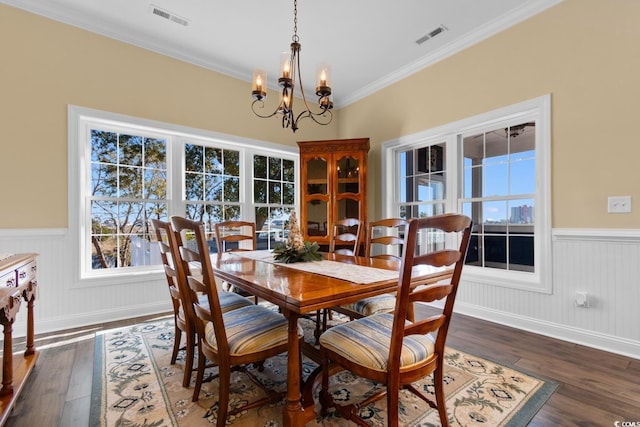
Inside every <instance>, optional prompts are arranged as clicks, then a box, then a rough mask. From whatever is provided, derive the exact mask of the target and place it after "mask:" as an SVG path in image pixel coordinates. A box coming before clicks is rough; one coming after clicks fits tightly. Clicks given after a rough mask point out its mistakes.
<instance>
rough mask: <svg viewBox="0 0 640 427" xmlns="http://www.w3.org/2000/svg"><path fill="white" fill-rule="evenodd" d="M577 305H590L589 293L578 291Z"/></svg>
mask: <svg viewBox="0 0 640 427" xmlns="http://www.w3.org/2000/svg"><path fill="white" fill-rule="evenodd" d="M576 307H582V308H588V307H589V294H588V293H586V292H582V291H577V292H576Z"/></svg>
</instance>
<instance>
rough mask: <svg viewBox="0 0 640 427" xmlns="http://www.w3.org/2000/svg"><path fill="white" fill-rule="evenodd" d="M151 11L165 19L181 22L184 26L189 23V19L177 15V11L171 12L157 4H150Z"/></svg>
mask: <svg viewBox="0 0 640 427" xmlns="http://www.w3.org/2000/svg"><path fill="white" fill-rule="evenodd" d="M149 11H150V12H151V13H152V14H153V15H156V16H159V17H161V18H164V19H168V20H169V21H172V22H175V23H176V24H180V25H182V26H184V27H186V26H187V25H189V20H188V19H185V18H182V17H180V16H178V15H176V14H175V13H171V12H169V11H167V10H164V9H162V8H159V7H158V6H156V5H153V4H151V5H149Z"/></svg>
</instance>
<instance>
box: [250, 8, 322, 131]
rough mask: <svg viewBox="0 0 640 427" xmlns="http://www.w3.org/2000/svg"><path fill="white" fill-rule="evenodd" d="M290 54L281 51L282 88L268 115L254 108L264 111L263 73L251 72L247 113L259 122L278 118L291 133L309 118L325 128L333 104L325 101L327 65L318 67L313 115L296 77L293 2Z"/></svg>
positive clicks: (295, 12)
mask: <svg viewBox="0 0 640 427" xmlns="http://www.w3.org/2000/svg"><path fill="white" fill-rule="evenodd" d="M291 39H292V43H291V53H290V54H289V53H288V52H285V53H283V54H282V56H281V60H280V66H281V69H280V76H279V77H278V86H279V87H280V88H282V95H281V97H280V104H279V105H278V106H277V107H276V109H275V110H274V111H273V113H271V114H266V115H263V114H260V113H259V112H258V111H256V108H260V109H263V108H264V100H265V99H266V98H267V72H266V71H265V70H259V69H258V70H254V72H253V83H252V87H251V95H252V96H253V102H252V103H251V110H253V113H254V114H255V115H256V116H258V117H261V118H263V119H267V118H270V117H273V116H275V115H277V114H280V115H282V127H283V128H289V127H290V128H291V130H292V131H293V132H295V131H296V130H298V122H299V121H300V119H304V118H306V117H309V118H310V119H311V120H313V121H314V122H316V123H318V124H320V125H328V124H329V123H331V119H332V118H333V116H332V114H331V109H332V108H333V102H332V101H331V99H330V98H329V97H330V96H331V86H330V68H329V66H328V65H327V64H320V65H319V66H318V75H317V84H316V95H317V96H318V107H319V111H317V112H313V111H311V108H309V105H308V104H307V98H306V96H305V94H304V88H303V86H302V78H301V77H300V47H301V45H300V38H299V37H298V1H297V0H294V2H293V36H292V37H291ZM296 78H297V80H298V83H297V84H298V85H299V86H300V97H301V98H302V103H303V104H304V105H303V107H304V110H303V111H302V112H300V113H298V114H296V113H294V112H293V100H294V91H295V87H296Z"/></svg>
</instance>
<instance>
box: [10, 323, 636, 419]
mask: <svg viewBox="0 0 640 427" xmlns="http://www.w3.org/2000/svg"><path fill="white" fill-rule="evenodd" d="M420 313H421V312H418V314H420ZM423 314H424V313H423ZM145 319H146V318H145ZM145 319H135V321H133V320H132V321H128V322H117V323H112V324H105V325H97V326H95V327H94V328H89V329H86V328H85V329H82V330H74V331H68V332H66V333H64V334H55V335H47V336H41V337H37V338H38V339H37V342H36V346H37V348H39V349H40V351H41V353H40V357H39V359H38V363H37V365H36V367H35V368H34V371H33V372H32V374H31V376H30V377H29V379H28V381H27V384H26V385H25V388H24V390H23V393H22V395H21V396H20V398H19V400H18V402H17V404H16V407H15V408H14V410H13V413H12V414H11V416H10V417H9V419H8V421H7V423H6V426H8V427H54V426H61V427H76V426H82V427H84V426H87V425H88V420H89V406H90V405H89V404H90V397H91V377H92V368H93V352H94V350H93V346H94V334H95V332H96V330H100V329H105V328H112V327H119V326H123V325H126V324H130V323H135V322H136V321H140V320H145ZM447 344H448V345H450V346H451V347H455V348H457V349H458V350H461V351H464V352H467V353H471V354H474V355H477V356H481V357H484V358H488V359H491V360H493V361H496V362H499V363H501V364H503V365H506V366H511V367H515V368H517V369H519V370H523V371H525V372H528V373H530V374H533V375H536V376H540V377H543V378H546V379H548V380H551V381H554V382H556V383H558V388H557V389H556V391H555V393H554V394H553V395H552V396H551V398H550V399H549V400H548V401H547V403H546V404H545V405H544V406H543V407H542V409H541V410H540V411H539V412H538V414H537V415H536V416H535V417H534V419H533V420H532V421H531V423H530V424H529V426H535V427H542V426H544V427H547V426H581V427H586V426H594V427H595V426H597V427H601V426H604V427H608V426H614V425H615V424H614V422H615V421H636V422H640V360H638V359H632V358H628V357H623V356H619V355H615V354H611V353H606V352H603V351H599V350H594V349H591V348H588V347H584V346H580V345H576V344H571V343H567V342H564V341H558V340H555V339H551V338H547V337H544V336H540V335H536V334H532V333H528V332H523V331H520V330H517V329H513V328H509V327H505V326H501V325H497V324H494V323H490V322H485V321H482V320H477V319H474V318H471V317H466V316H462V315H455V316H454V318H453V320H452V323H451V329H450V333H449V339H448V342H447ZM22 348H23V349H24V347H22Z"/></svg>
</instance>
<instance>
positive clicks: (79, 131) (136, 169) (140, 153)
mask: <svg viewBox="0 0 640 427" xmlns="http://www.w3.org/2000/svg"><path fill="white" fill-rule="evenodd" d="M298 164H299V161H298V152H297V150H296V149H295V148H293V147H291V148H289V147H282V146H278V145H275V144H269V143H265V142H258V141H251V140H246V139H243V138H237V137H230V136H228V135H217V134H213V133H209V132H203V131H200V130H197V129H185V128H183V127H179V126H175V125H171V124H167V123H159V122H153V121H148V120H142V119H138V118H134V117H128V116H122V115H117V114H113V113H106V112H102V111H96V110H90V109H85V108H81V107H74V106H70V107H69V165H70V169H69V203H70V208H69V213H70V218H69V224H78V227H77V230H76V229H73V228H72V234H74V235H77V241H78V242H79V244H78V254H77V259H78V260H79V266H78V271H79V272H80V278H81V279H82V278H100V277H103V278H108V277H110V276H114V275H121V274H123V273H127V274H128V277H131V274H130V273H135V272H138V273H145V272H158V271H159V265H160V256H159V254H158V251H157V247H156V245H155V243H154V240H155V238H154V232H153V229H152V225H151V219H154V218H158V219H161V220H165V221H166V220H168V219H169V218H170V217H171V216H172V215H181V216H185V217H187V218H190V219H194V220H197V221H201V222H203V223H204V224H205V229H206V230H207V231H209V232H211V233H212V232H213V224H214V223H217V222H220V221H223V220H231V219H242V220H246V221H252V222H256V223H257V224H256V225H257V227H256V230H259V231H262V227H263V225H264V224H265V223H267V220H270V222H268V223H267V230H268V231H267V235H274V233H273V232H272V231H271V229H270V228H269V227H270V226H271V225H273V227H277V221H275V220H276V219H285V220H286V219H287V218H288V215H289V212H291V210H293V209H295V206H296V205H297V203H298V199H297V197H296V191H295V189H296V186H297V176H298V173H297V169H298ZM281 229H282V228H281ZM271 240H272V239H269V238H266V239H265V240H264V242H263V244H262V245H260V240H258V243H259V246H258V247H259V248H267V247H269V244H270V241H271ZM215 247H216V245H215V240H214V239H212V240H211V243H210V249H211V250H212V251H215ZM119 280H121V279H119ZM132 280H133V279H132Z"/></svg>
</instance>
